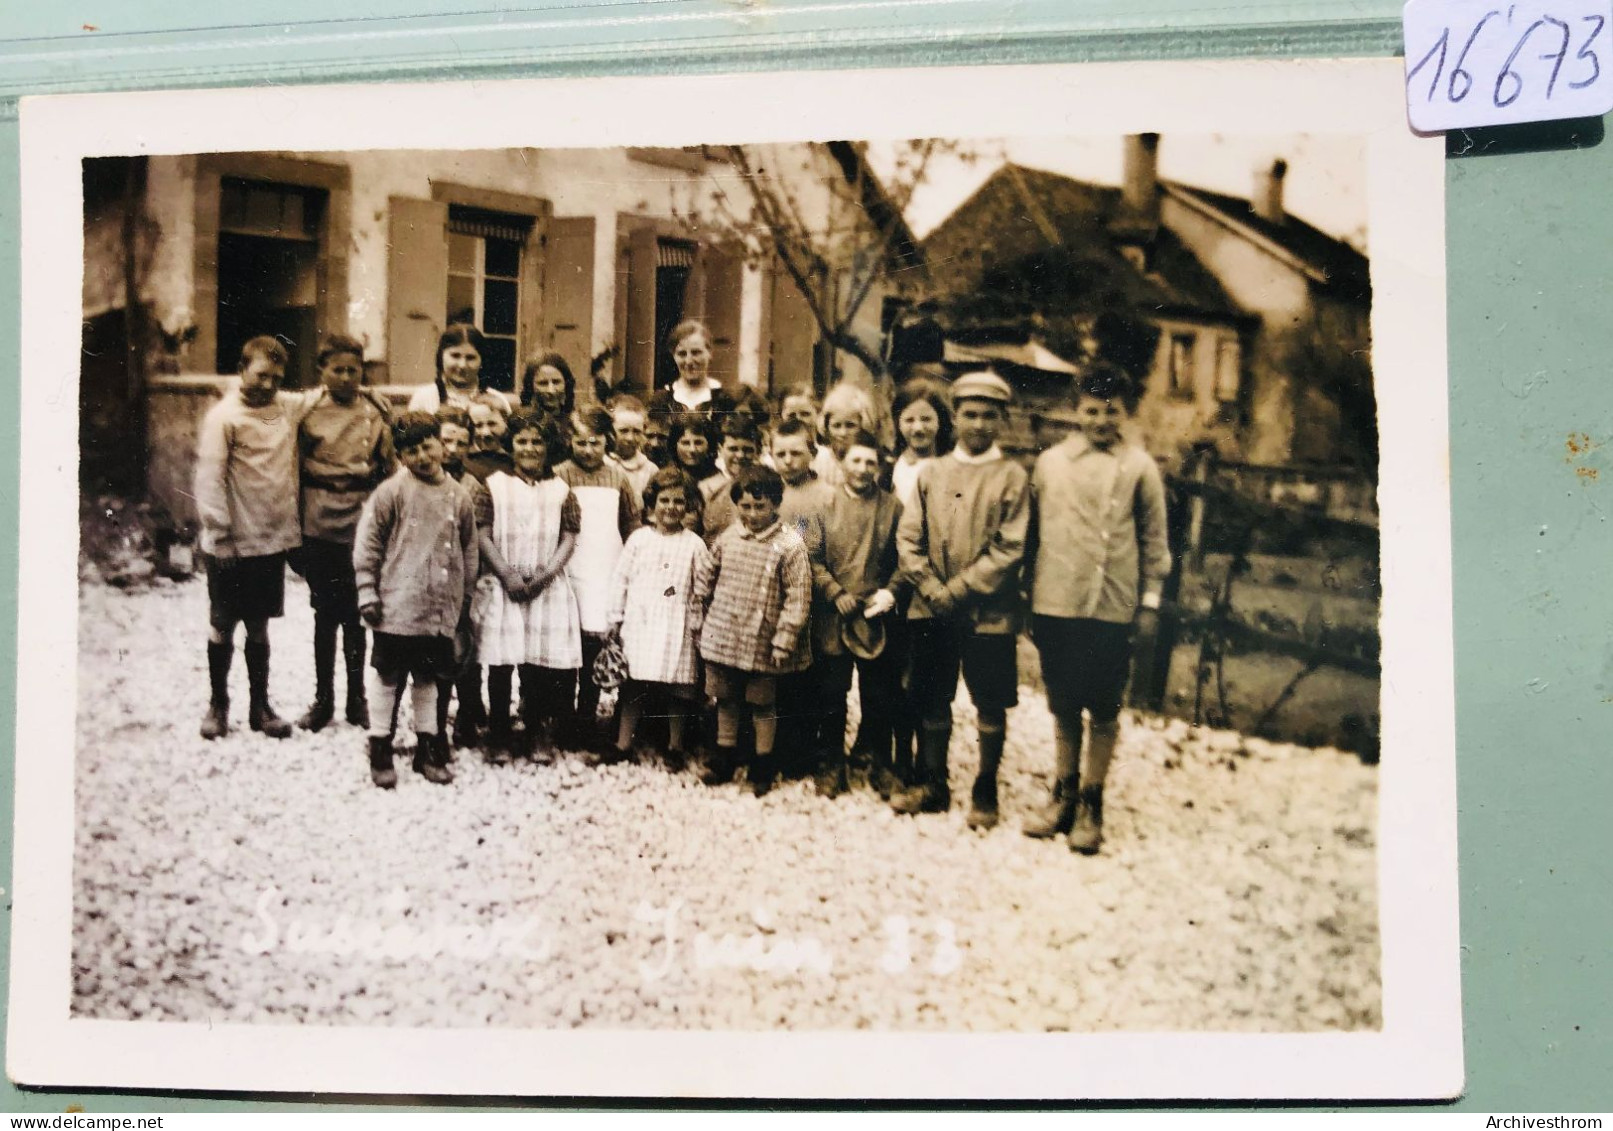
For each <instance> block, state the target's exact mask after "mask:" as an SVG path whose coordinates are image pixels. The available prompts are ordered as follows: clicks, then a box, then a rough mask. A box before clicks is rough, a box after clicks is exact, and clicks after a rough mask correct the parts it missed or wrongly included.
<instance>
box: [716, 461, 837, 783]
mask: <svg viewBox="0 0 1613 1131" xmlns="http://www.w3.org/2000/svg"><path fill="white" fill-rule="evenodd" d="M783 497H784V483H783V481H782V480H780V479H779V475H778V472H776V471H774V470H773V469H772V468H770V467H755V466H753V467H747V468H745V469H743V470H742V471H740V473H739V475H738V476H737V477H735V479H734V482H733V485H732V486H731V487H730V488H729V498H730V499H731V500H732V501H733V504H734V509H735V511H737V512H738V514H739V521H738V522H736V523H734V524H733V525H732V526H730V527H728V529H726V530H724V531H723V532H722V534H721V535H720V536H719V537H718V538H717V541H716V543H715V544H714V545H713V546H712V551H711V565H710V568H709V569H707V570H704V571H702V573H701V574H700V575H699V576H698V577H697V578H696V581H695V593H696V596H698V597H699V598H700V599H701V600H702V601H704V602H705V603H706V615H705V623H704V626H703V627H702V629H701V632H700V655H701V656H702V657H703V658H704V659H705V661H706V690H707V692H708V694H710V696H711V697H712V698H713V699H715V700H716V701H717V749H716V751H715V753H714V754H713V755H712V758H711V762H710V764H709V765H708V766H707V767H706V772H705V774H703V775H702V780H703V781H704V782H705V783H706V784H707V785H719V784H721V783H723V782H726V781H729V780H731V779H732V778H733V775H734V768H735V763H736V762H737V760H738V757H737V754H738V751H737V747H738V744H739V727H740V722H741V719H742V715H743V713H744V711H745V709H746V708H747V707H748V708H749V710H750V716H751V723H752V725H753V727H754V729H755V733H756V757H755V760H754V761H753V762H752V764H751V770H750V781H751V789H752V792H754V793H755V795H756V796H757V797H761V796H762V795H763V794H765V793H767V792H768V791H769V790H770V789H771V788H772V786H773V778H774V776H775V774H776V772H777V770H776V766H775V759H774V757H773V744H774V740H775V739H776V737H777V734H778V713H777V710H776V695H777V690H778V689H777V680H778V677H779V676H780V675H783V674H787V673H790V672H798V671H801V670H802V669H804V668H805V667H806V666H807V665H808V664H810V663H811V655H810V647H809V641H808V640H807V633H806V627H807V617H808V616H809V614H810V611H811V606H812V570H811V566H810V564H809V562H808V560H807V549H806V544H805V543H804V542H802V541H801V538H800V536H799V535H797V534H796V533H795V531H793V530H791V529H789V528H788V527H786V526H785V525H784V524H783V523H782V522H780V521H779V517H778V509H779V501H780V500H781V499H782V498H783Z"/></svg>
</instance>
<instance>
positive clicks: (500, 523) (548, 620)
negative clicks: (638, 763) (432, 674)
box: [473, 409, 582, 763]
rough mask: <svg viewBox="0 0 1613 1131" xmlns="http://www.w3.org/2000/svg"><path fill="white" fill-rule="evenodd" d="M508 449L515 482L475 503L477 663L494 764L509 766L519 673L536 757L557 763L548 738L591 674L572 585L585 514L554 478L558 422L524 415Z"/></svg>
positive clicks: (493, 486)
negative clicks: (480, 569)
mask: <svg viewBox="0 0 1613 1131" xmlns="http://www.w3.org/2000/svg"><path fill="white" fill-rule="evenodd" d="M506 443H508V444H509V447H510V453H511V455H512V457H513V458H514V461H515V474H513V475H511V474H509V473H507V472H503V471H499V472H495V473H493V474H492V475H490V476H488V477H487V482H486V483H479V484H477V485H476V488H475V494H474V496H473V497H474V500H475V504H476V522H477V527H478V529H479V530H480V534H481V538H480V540H481V549H482V553H483V554H484V555H485V559H486V561H487V565H488V570H489V575H488V576H484V577H483V578H482V580H481V582H479V583H478V586H477V596H476V605H477V607H476V610H475V612H474V614H473V619H474V620H475V622H476V632H477V635H476V649H477V653H478V655H479V656H480V657H481V660H482V663H484V664H486V665H487V669H488V672H487V691H488V708H489V711H488V714H489V730H490V732H491V733H490V734H489V736H488V737H489V742H490V746H491V749H490V751H489V756H488V760H489V761H491V762H494V763H499V762H504V761H508V759H509V754H510V684H511V677H512V675H513V674H514V671H515V669H516V668H519V669H520V672H521V719H522V721H523V722H524V723H525V724H526V740H527V743H528V745H529V748H530V749H529V752H530V753H531V755H532V756H533V757H535V758H536V759H538V760H539V761H541V762H550V761H553V759H554V750H553V747H552V746H551V744H550V739H549V737H548V735H549V734H550V733H551V732H552V729H553V725H554V723H555V721H556V720H557V719H563V718H566V717H568V716H569V715H570V713H571V708H572V701H573V697H574V695H575V694H576V686H577V682H576V681H577V669H578V668H579V667H581V665H582V639H581V625H580V622H579V617H578V612H577V599H576V597H575V596H574V595H573V594H572V591H571V581H570V579H569V578H568V577H567V575H566V565H567V563H568V562H569V561H570V560H571V554H572V551H573V550H574V549H576V545H577V532H578V530H580V529H581V527H582V511H581V508H580V507H579V506H578V504H577V496H576V495H574V494H573V493H572V491H571V488H570V486H568V485H567V483H566V482H565V480H563V479H560V478H557V477H556V476H555V474H554V470H553V464H554V462H555V459H556V458H557V457H558V456H560V455H561V454H562V453H563V452H564V450H565V449H564V447H563V446H562V445H563V441H562V439H561V437H560V435H559V432H558V430H557V429H556V426H555V422H554V421H553V420H552V419H551V418H549V417H547V416H544V415H541V414H539V413H536V412H534V411H532V410H530V409H520V410H517V411H516V412H514V413H512V414H511V415H510V430H509V432H508V434H507V436H506Z"/></svg>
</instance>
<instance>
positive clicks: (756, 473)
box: [728, 464, 784, 507]
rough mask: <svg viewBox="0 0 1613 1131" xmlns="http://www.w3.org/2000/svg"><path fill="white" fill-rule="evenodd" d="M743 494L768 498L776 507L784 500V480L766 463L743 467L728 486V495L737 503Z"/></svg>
mask: <svg viewBox="0 0 1613 1131" xmlns="http://www.w3.org/2000/svg"><path fill="white" fill-rule="evenodd" d="M742 495H751V496H754V497H755V498H758V499H767V500H769V501H771V502H772V504H773V505H774V506H775V507H776V506H778V505H779V504H780V503H782V502H783V501H784V480H783V478H782V477H781V476H780V475H779V473H778V472H776V471H774V470H773V469H772V468H771V467H768V466H766V465H765V464H755V465H753V466H751V467H745V468H741V469H740V472H739V474H738V475H736V476H734V482H733V485H732V486H730V487H729V488H728V497H729V498H730V499H732V500H733V501H734V502H736V503H737V502H739V499H740V496H742Z"/></svg>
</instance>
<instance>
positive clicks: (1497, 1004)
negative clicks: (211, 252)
mask: <svg viewBox="0 0 1613 1131" xmlns="http://www.w3.org/2000/svg"><path fill="white" fill-rule="evenodd" d="M445 7H446V5H445V4H444V3H443V2H442V0H437V2H436V3H430V2H427V0H414V2H412V3H405V2H403V0H355V2H351V3H349V4H347V5H345V8H346V11H347V13H348V14H349V15H351V16H352V17H354V18H347V17H346V16H344V18H342V19H340V20H328V19H325V18H324V17H325V16H326V15H327V14H328V13H329V11H330V10H331V6H330V5H329V3H328V0H320V2H316V0H279V2H278V3H275V4H273V5H270V4H265V3H250V4H249V3H239V4H234V5H230V6H227V7H226V6H223V5H218V4H216V3H203V2H202V0H190V2H187V3H161V4H159V3H154V2H150V0H144V2H134V0H95V2H91V3H82V4H51V5H46V4H32V5H21V4H11V5H7V6H6V7H5V8H4V9H3V10H0V421H3V423H0V531H4V532H5V537H7V538H10V539H14V540H17V541H20V539H21V538H25V537H26V536H27V535H26V532H25V531H24V532H18V531H17V526H16V519H17V510H16V503H15V496H16V489H17V482H18V479H17V474H18V467H17V463H18V460H17V429H16V426H15V423H14V422H15V421H16V419H17V406H18V396H17V382H18V356H17V341H18V332H19V325H18V318H19V314H18V305H19V302H18V297H19V283H18V275H19V262H18V227H17V197H18V186H17V123H16V106H15V102H14V101H13V99H14V98H15V97H16V96H17V95H21V94H27V93H51V92H61V91H70V90H110V89H141V88H155V87H163V86H199V85H202V86H217V85H225V84H237V83H251V82H262V81H326V82H328V81H344V80H361V79H377V78H395V77H411V78H430V77H440V78H457V77H468V76H477V77H494V76H499V75H513V74H526V75H533V74H579V73H604V72H613V73H649V72H658V71H666V70H672V69H700V70H718V69H747V70H748V69H773V68H776V67H781V66H809V65H810V66H830V65H833V66H872V65H895V64H912V65H920V64H927V63H935V62H964V61H980V62H1021V61H1049V62H1051V61H1069V60H1086V59H1130V58H1150V57H1160V58H1187V57H1204V56H1213V57H1237V56H1262V57H1306V56H1326V55H1390V54H1397V53H1398V52H1399V50H1400V34H1399V23H1398V20H1399V10H1398V5H1396V4H1395V3H1392V2H1383V0H1370V2H1367V0H1362V2H1355V3H1342V2H1334V3H1327V2H1325V0H1310V2H1304V3H1301V2H1289V3H1275V2H1260V0H1244V2H1242V3H1240V4H1238V5H1237V6H1236V7H1235V8H1233V7H1230V6H1228V5H1226V4H1224V3H1215V2H1212V0H1195V2H1188V0H1172V2H1164V0H1101V2H1098V0H1094V2H1088V3H1081V4H1076V3H1071V2H1067V0H1027V2H1021V3H1016V4H1012V5H1008V4H1003V3H1001V2H1000V0H990V2H970V0H966V2H960V3H935V4H925V5H920V4H910V5H904V6H892V5H888V4H879V5H876V4H867V5H861V4H837V5H836V6H835V7H834V9H833V10H832V11H831V10H824V9H822V8H820V7H819V6H818V5H814V4H812V3H805V2H801V0H791V2H786V0H771V2H767V0H755V2H752V3H739V2H734V3H714V2H699V3H695V2H688V3H685V2H680V0H661V2H656V3H650V2H648V0H645V2H640V3H616V4H604V3H598V2H583V0H576V2H573V3H569V4H554V5H551V6H549V7H546V8H543V9H534V8H517V7H513V6H508V5H505V6H498V5H488V6H485V7H484V8H482V9H480V10H478V11H475V12H466V13H460V14H454V15H436V14H433V11H434V10H437V11H441V10H442V9H444V8H445ZM815 9H816V10H815ZM224 12H227V13H228V19H229V20H230V21H231V26H229V27H221V26H218V25H217V23H216V21H217V20H219V19H220V18H222V17H221V13H224ZM357 17H364V18H363V19H359V18H357ZM268 20H272V21H273V23H267V22H264V21H268ZM86 24H88V25H93V26H94V27H95V28H96V29H97V30H94V31H86V30H84V25H86ZM202 25H211V26H202ZM197 26H201V30H190V31H187V30H185V29H186V28H187V27H197ZM1229 127H1233V128H1235V123H1229ZM1581 136H1585V135H1584V134H1583V132H1582V133H1581ZM1526 139H1527V133H1526ZM1610 187H1613V143H1607V144H1597V145H1591V146H1588V147H1585V148H1574V147H1572V146H1570V147H1569V148H1565V149H1558V150H1552V151H1545V152H1503V151H1502V150H1501V147H1495V148H1487V147H1485V146H1483V145H1480V146H1478V147H1476V148H1475V149H1474V150H1473V151H1472V152H1471V153H1470V154H1469V155H1468V156H1466V157H1463V158H1460V159H1451V160H1450V161H1449V162H1448V164H1447V191H1448V201H1447V249H1448V250H1447V254H1448V267H1449V273H1448V290H1449V296H1450V322H1449V327H1450V388H1451V411H1450V419H1451V434H1450V451H1451V490H1452V499H1453V519H1452V521H1453V534H1454V548H1455V623H1456V648H1457V658H1456V677H1457V729H1458V762H1459V801H1460V808H1461V824H1460V836H1461V893H1462V969H1463V996H1464V1009H1465V1016H1466V1044H1467V1074H1468V1085H1467V1094H1466V1096H1465V1098H1464V1099H1463V1100H1461V1101H1460V1102H1459V1103H1457V1104H1456V1105H1454V1106H1455V1108H1456V1109H1458V1110H1464V1109H1465V1110H1472V1111H1535V1112H1540V1111H1587V1110H1607V1109H1609V1108H1613V1082H1610V1073H1609V1065H1613V1021H1610V1019H1613V1008H1610V1007H1613V964H1610V962H1609V953H1610V950H1613V947H1610V943H1613V867H1610V865H1609V856H1610V849H1613V837H1610V834H1609V832H1608V829H1609V827H1610V824H1609V817H1610V810H1613V756H1610V753H1613V743H1610V742H1609V741H1608V737H1609V730H1610V726H1613V652H1610V649H1609V647H1608V644H1607V637H1608V632H1609V627H1610V626H1613V586H1609V585H1607V584H1605V583H1604V578H1605V577H1606V575H1607V571H1608V567H1609V564H1610V563H1613V529H1610V528H1609V526H1608V522H1607V516H1608V514H1609V513H1610V512H1613V458H1610V457H1613V447H1607V446H1602V447H1600V448H1598V449H1593V450H1592V451H1590V452H1589V453H1588V454H1585V455H1582V456H1577V457H1574V458H1570V456H1571V453H1570V452H1569V451H1568V438H1569V434H1570V433H1582V434H1585V435H1587V436H1589V437H1590V439H1591V441H1592V443H1593V444H1598V445H1607V444H1608V443H1609V442H1610V441H1613V412H1610V411H1609V408H1610V402H1613V392H1610V390H1609V387H1608V384H1609V369H1610V364H1609V362H1610V359H1613V317H1610V314H1613V311H1610V310H1609V307H1610V305H1613V295H1610V288H1609V286H1608V281H1609V280H1608V276H1609V265H1610V264H1613V214H1610V212H1609V209H1608V207H1607V203H1606V202H1607V201H1608V200H1609V199H1610V198H1613V194H1610V193H1609V191H1608V189H1609V188H1610ZM63 348H69V349H70V348H76V346H75V344H74V343H63ZM1429 443H1431V444H1438V443H1440V437H1437V436H1430V437H1429ZM1584 468H1590V469H1594V470H1595V471H1596V472H1597V473H1608V478H1607V479H1606V480H1602V479H1600V478H1599V474H1598V475H1597V476H1594V477H1593V476H1592V475H1591V474H1589V473H1586V472H1582V470H1581V469H1584ZM16 544H17V542H16V541H14V542H13V547H14V546H15V545H16ZM16 569H17V563H16V555H15V553H14V552H11V550H9V549H8V551H7V552H6V553H4V554H0V594H4V595H5V600H6V602H7V605H6V608H5V610H4V617H3V621H0V624H3V628H0V633H3V638H0V648H4V649H9V650H11V651H12V652H13V654H14V655H16V656H17V660H18V662H19V663H26V662H27V660H28V648H27V645H26V643H24V644H23V645H22V646H21V647H20V649H19V648H18V645H17V641H16V617H15V612H16V609H15V602H16V577H17V573H16ZM14 691H15V680H14V669H13V668H11V667H9V666H7V667H4V668H0V749H4V750H5V751H6V752H7V753H8V754H9V747H10V746H11V744H12V734H13V726H14V715H13V702H14ZM11 785H12V761H11V758H10V757H9V756H8V757H4V758H3V759H0V796H3V800H4V811H3V812H0V854H3V856H4V861H3V863H4V864H5V868H4V872H3V874H4V875H5V876H7V877H9V875H10V872H11V868H10V864H11V818H12V809H11ZM19 864H20V866H22V867H27V861H20V862H19ZM5 907H6V910H7V911H8V912H9V909H10V904H9V897H8V898H7V900H6V902H5ZM9 942H10V920H9V915H7V916H4V917H0V950H3V951H5V952H6V953H5V957H6V959H7V961H9ZM295 1098H298V1099H302V1100H308V1099H310V1098H311V1097H306V1096H303V1097H295ZM319 1098H320V1099H323V1100H325V1101H326V1102H328V1103H334V1102H342V1101H340V1100H339V1098H337V1097H319ZM347 1102H363V1101H356V1100H355V1101H347ZM69 1104H81V1105H83V1107H84V1108H85V1109H86V1110H87V1111H89V1112H104V1111H204V1110H242V1109H258V1110H262V1109H266V1108H286V1109H289V1108H292V1107H294V1106H297V1105H294V1104H290V1103H282V1102H280V1101H278V1100H276V1099H275V1098H273V1097H256V1098H252V1099H233V1098H225V1097H218V1096H199V1095H194V1094H191V1095H186V1096H174V1095H165V1094H156V1093H148V1094H142V1095H123V1094H115V1093H89V1094H85V1093H80V1092H68V1091H59V1092H55V1091H53V1092H40V1091H31V1090H30V1091H18V1090H17V1089H15V1088H14V1087H12V1086H11V1085H10V1084H9V1083H0V1109H4V1110H10V1111H19V1112H22V1111H56V1112H59V1111H61V1110H63V1109H64V1108H65V1107H66V1106H67V1105H69Z"/></svg>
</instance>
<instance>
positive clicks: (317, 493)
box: [297, 335, 393, 731]
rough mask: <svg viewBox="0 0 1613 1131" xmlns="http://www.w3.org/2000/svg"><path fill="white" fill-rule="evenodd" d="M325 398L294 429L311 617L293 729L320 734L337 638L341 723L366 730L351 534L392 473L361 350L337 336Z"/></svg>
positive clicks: (330, 698)
mask: <svg viewBox="0 0 1613 1131" xmlns="http://www.w3.org/2000/svg"><path fill="white" fill-rule="evenodd" d="M318 364H319V380H320V383H321V386H322V387H323V389H324V393H325V395H324V396H323V397H321V398H319V400H318V401H317V402H316V403H315V404H314V406H313V407H312V408H310V409H309V410H308V414H307V415H306V416H304V417H303V419H302V424H301V425H300V426H299V427H298V429H297V448H298V452H299V455H300V457H301V467H302V549H301V550H300V551H299V553H298V557H299V559H300V563H299V564H300V567H301V571H302V574H303V577H304V578H306V579H307V582H308V601H309V604H311V605H312V606H313V610H314V701H313V703H312V704H311V705H310V706H309V708H308V710H307V712H306V713H305V714H304V715H303V716H302V718H301V719H300V720H298V723H297V725H298V726H300V727H302V728H303V729H304V730H312V731H318V730H323V729H324V728H325V727H326V726H327V725H328V724H329V723H330V721H331V719H332V717H333V716H334V715H335V713H336V636H337V633H338V632H340V634H341V637H342V656H343V658H344V660H345V661H346V667H347V685H346V691H347V703H346V712H345V713H346V717H347V721H348V722H349V723H352V724H353V725H354V726H363V727H367V726H369V725H370V719H369V709H368V706H367V704H366V702H365V697H364V652H365V639H364V622H363V621H362V620H360V619H359V615H358V589H357V587H356V585H355V583H354V580H353V533H354V531H355V530H357V529H358V516H359V512H360V511H362V510H363V509H364V500H365V499H367V498H369V497H370V492H371V491H373V490H375V488H376V487H377V486H378V485H379V484H380V482H381V481H382V480H383V479H385V478H386V477H387V476H388V475H390V474H391V473H392V468H393V456H392V426H391V423H390V422H389V420H388V419H387V414H386V412H385V411H384V410H383V409H382V408H381V406H380V404H378V403H377V402H376V401H375V400H373V399H371V398H370V397H368V396H365V395H363V391H362V390H361V388H360V382H361V381H362V380H363V377H364V347H363V345H362V344H360V343H359V342H358V341H356V340H355V339H353V338H349V337H347V336H345V335H336V336H332V337H330V338H327V339H326V340H325V342H324V344H323V345H321V346H320V349H319V356H318Z"/></svg>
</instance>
